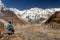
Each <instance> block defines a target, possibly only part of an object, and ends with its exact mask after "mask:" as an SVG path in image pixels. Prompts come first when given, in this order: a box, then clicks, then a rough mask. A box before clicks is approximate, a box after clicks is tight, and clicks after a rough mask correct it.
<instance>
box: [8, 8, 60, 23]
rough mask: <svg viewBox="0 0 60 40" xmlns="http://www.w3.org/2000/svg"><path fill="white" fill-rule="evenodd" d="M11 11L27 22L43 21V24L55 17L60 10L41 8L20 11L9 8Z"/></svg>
mask: <svg viewBox="0 0 60 40" xmlns="http://www.w3.org/2000/svg"><path fill="white" fill-rule="evenodd" d="M9 10H11V11H13V12H15V14H16V15H17V16H18V17H19V18H21V19H23V20H25V21H29V20H32V21H33V22H34V21H41V23H43V22H45V21H46V20H47V19H48V18H49V17H50V16H51V15H53V14H54V13H55V12H56V11H60V8H50V9H41V8H37V7H36V8H31V9H29V10H23V11H20V10H18V9H16V8H9Z"/></svg>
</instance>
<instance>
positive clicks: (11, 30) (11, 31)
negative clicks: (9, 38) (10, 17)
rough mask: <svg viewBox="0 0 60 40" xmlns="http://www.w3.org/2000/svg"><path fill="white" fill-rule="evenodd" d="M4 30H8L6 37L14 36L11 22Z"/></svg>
mask: <svg viewBox="0 0 60 40" xmlns="http://www.w3.org/2000/svg"><path fill="white" fill-rule="evenodd" d="M6 29H7V30H8V33H7V34H8V35H12V34H14V28H13V24H12V22H9V24H8V25H7V27H6Z"/></svg>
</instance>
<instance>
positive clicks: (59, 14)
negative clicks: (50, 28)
mask: <svg viewBox="0 0 60 40" xmlns="http://www.w3.org/2000/svg"><path fill="white" fill-rule="evenodd" d="M46 23H48V24H60V11H56V12H55V13H54V14H53V15H52V16H51V17H50V18H49V19H48V20H47V21H46Z"/></svg>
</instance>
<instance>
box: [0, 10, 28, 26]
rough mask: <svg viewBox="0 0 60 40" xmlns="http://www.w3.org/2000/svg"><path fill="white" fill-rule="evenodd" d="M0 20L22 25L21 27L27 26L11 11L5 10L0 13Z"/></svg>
mask: <svg viewBox="0 0 60 40" xmlns="http://www.w3.org/2000/svg"><path fill="white" fill-rule="evenodd" d="M0 14H1V15H0V19H4V20H5V21H7V22H9V21H12V22H13V23H14V24H17V23H18V24H20V25H25V24H27V23H26V22H25V21H24V20H21V19H19V18H18V17H17V16H16V15H15V14H14V12H12V11H10V10H5V11H2V13H0Z"/></svg>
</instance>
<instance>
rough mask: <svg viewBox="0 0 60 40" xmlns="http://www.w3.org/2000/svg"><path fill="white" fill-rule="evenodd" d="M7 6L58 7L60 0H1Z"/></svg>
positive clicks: (23, 7)
mask: <svg viewBox="0 0 60 40" xmlns="http://www.w3.org/2000/svg"><path fill="white" fill-rule="evenodd" d="M2 2H3V3H4V5H5V6H6V7H8V8H17V9H20V10H25V9H30V8H34V7H39V8H59V7H60V0H2Z"/></svg>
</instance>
